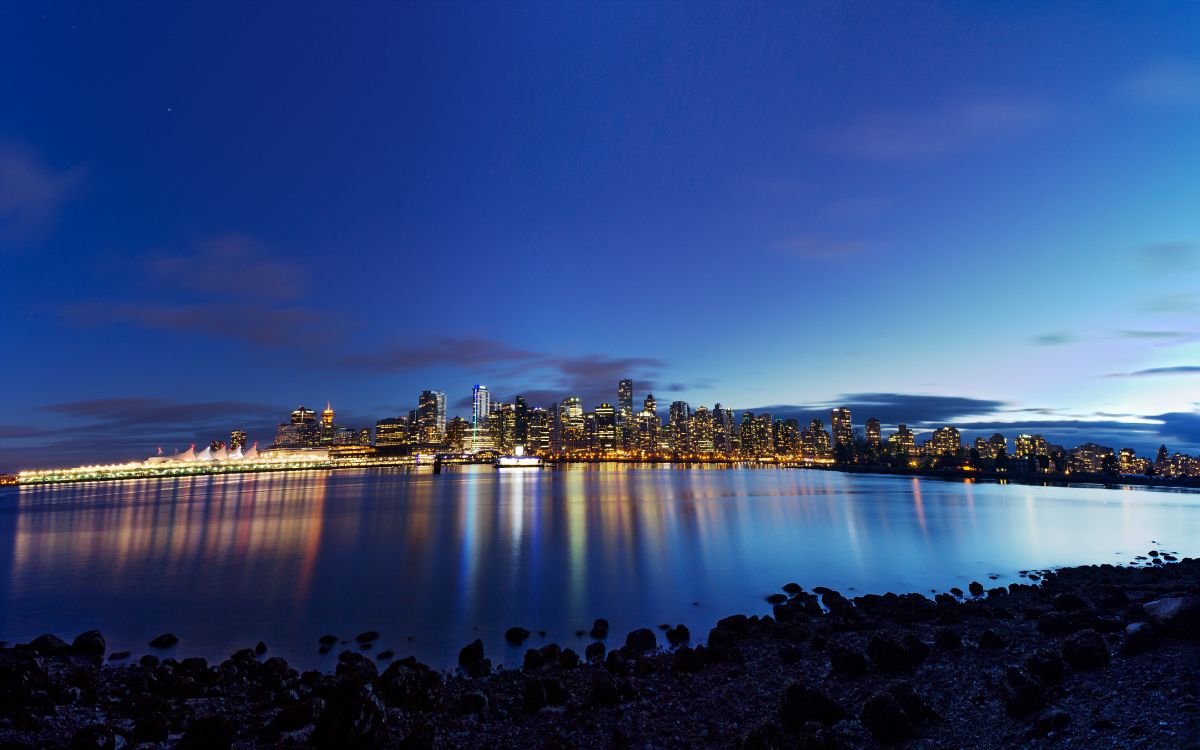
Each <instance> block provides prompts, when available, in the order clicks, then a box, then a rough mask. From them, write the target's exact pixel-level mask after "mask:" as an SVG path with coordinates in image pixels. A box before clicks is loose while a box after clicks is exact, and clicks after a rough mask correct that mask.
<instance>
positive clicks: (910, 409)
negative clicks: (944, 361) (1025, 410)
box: [749, 392, 1007, 426]
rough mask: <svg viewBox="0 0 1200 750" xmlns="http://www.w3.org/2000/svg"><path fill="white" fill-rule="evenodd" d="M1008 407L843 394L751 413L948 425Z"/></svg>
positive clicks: (943, 399) (996, 403)
mask: <svg viewBox="0 0 1200 750" xmlns="http://www.w3.org/2000/svg"><path fill="white" fill-rule="evenodd" d="M1005 406H1007V404H1006V402H1004V401H997V400H994V399H981V398H970V397H967V396H932V395H926V394H913V393H886V392H881V393H843V394H842V395H840V396H838V397H837V398H834V399H830V400H829V401H823V402H817V403H808V404H772V405H768V406H760V407H756V408H753V409H750V410H749V411H756V412H758V411H767V412H771V414H772V415H773V416H775V417H776V418H792V417H794V418H796V419H799V420H801V421H802V422H805V421H807V420H809V419H813V418H820V419H822V420H824V421H825V422H826V423H828V421H829V410H830V409H832V408H836V407H847V408H849V409H850V411H851V413H852V414H853V415H854V418H855V420H856V421H857V422H860V423H861V422H864V421H866V419H867V418H869V417H875V418H876V419H878V420H879V421H880V422H882V423H884V424H887V425H896V424H901V423H904V424H908V425H910V426H913V425H923V424H945V423H949V422H952V421H954V420H956V419H962V418H966V417H979V416H985V415H990V414H994V413H997V412H998V411H999V410H1001V409H1003V408H1004V407H1005Z"/></svg>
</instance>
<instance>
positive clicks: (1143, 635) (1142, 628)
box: [1121, 622, 1158, 655]
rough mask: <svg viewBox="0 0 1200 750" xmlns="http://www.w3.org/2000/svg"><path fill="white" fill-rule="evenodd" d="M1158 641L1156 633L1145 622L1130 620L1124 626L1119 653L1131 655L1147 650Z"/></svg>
mask: <svg viewBox="0 0 1200 750" xmlns="http://www.w3.org/2000/svg"><path fill="white" fill-rule="evenodd" d="M1157 643H1158V634H1157V633H1155V632H1154V628H1153V627H1152V626H1151V625H1150V624H1149V623H1145V622H1131V623H1129V624H1128V625H1126V626H1125V632H1124V634H1123V637H1122V640H1121V653H1122V654H1127V655H1132V654H1140V653H1142V652H1144V651H1149V650H1150V649H1152V648H1154V646H1155V645H1157Z"/></svg>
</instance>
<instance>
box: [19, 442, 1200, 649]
mask: <svg viewBox="0 0 1200 750" xmlns="http://www.w3.org/2000/svg"><path fill="white" fill-rule="evenodd" d="M1152 547H1163V548H1166V549H1172V550H1177V551H1179V552H1180V553H1182V554H1184V555H1191V556H1197V555H1200V495H1198V494H1195V493H1192V494H1188V493H1178V492H1166V491H1155V490H1148V489H1133V488H1130V489H1102V488H1076V487H1032V486H1024V485H997V484H968V483H962V482H948V481H939V480H929V479H913V478H906V477H887V476H864V475H846V474H840V473H835V472H826V471H802V470H789V469H755V468H733V469H679V468H665V467H644V468H643V467H626V466H587V467H576V468H568V469H562V470H549V469H548V470H544V471H541V472H538V471H532V472H531V471H522V470H516V471H512V472H497V471H496V470H494V469H491V468H489V467H464V468H462V469H455V470H451V471H449V472H448V473H444V474H441V475H436V476H435V475H433V474H428V473H419V474H418V473H407V472H405V471H402V470H395V471H364V472H348V471H343V472H333V473H329V472H298V473H278V474H259V475H242V476H224V477H199V478H187V479H170V480H143V481H133V482H124V483H95V484H79V485H61V486H58V487H42V488H21V489H15V488H12V489H7V488H6V489H5V490H4V491H3V492H2V493H0V639H4V640H8V641H24V640H28V639H31V638H33V637H35V636H37V635H39V634H41V633H44V632H47V631H49V632H56V633H58V634H59V635H61V636H63V637H64V638H67V640H70V638H71V637H72V636H74V634H76V633H78V632H80V631H82V630H86V629H89V628H100V629H101V630H103V631H104V633H105V635H106V636H107V638H108V643H109V648H110V650H131V651H133V652H134V654H135V655H137V654H139V653H144V652H146V651H148V649H147V648H146V645H145V644H146V643H147V642H148V641H149V640H150V639H151V638H153V637H154V636H155V635H158V634H159V633H162V632H164V631H173V632H175V633H177V634H178V635H179V637H180V638H181V643H180V645H179V646H178V647H176V649H175V651H176V652H178V654H180V655H201V656H207V657H209V658H221V657H224V656H225V655H228V654H229V653H231V652H232V651H233V650H234V649H235V648H239V647H243V646H252V645H253V644H254V643H256V642H257V641H258V640H260V639H261V640H264V641H266V642H267V643H268V644H269V645H270V647H271V653H272V654H278V655H282V656H284V657H285V658H287V659H288V660H289V661H291V662H293V663H294V664H295V665H296V666H299V667H313V666H324V667H331V666H332V665H333V663H334V659H335V655H336V653H337V650H336V649H335V651H334V653H333V654H330V655H329V656H326V657H321V656H318V654H317V638H318V637H319V636H320V635H322V634H323V633H335V634H338V635H340V636H342V637H345V638H352V637H353V636H354V635H355V634H356V633H359V632H361V631H364V630H378V631H380V632H381V633H383V638H382V639H381V640H380V641H379V642H378V643H377V644H376V646H375V650H376V651H379V650H382V649H387V648H391V649H394V650H395V651H396V652H397V654H398V655H401V656H403V655H407V654H410V653H411V654H415V655H416V656H417V657H418V658H420V659H421V660H423V661H426V662H428V663H430V664H432V665H435V666H439V667H447V666H450V665H452V664H453V661H454V659H455V656H456V654H457V652H458V649H459V648H460V647H461V646H462V645H464V644H465V643H467V642H469V641H471V640H472V639H474V638H476V637H481V638H483V640H484V643H485V645H486V647H487V651H488V654H489V655H490V656H491V657H492V658H493V660H498V661H504V662H506V663H509V664H511V663H513V662H514V661H517V660H519V655H518V650H517V649H514V648H511V647H508V646H507V645H506V644H505V643H504V639H503V633H504V630H505V629H506V628H508V627H509V626H511V625H523V626H525V627H527V628H529V629H530V630H533V631H539V630H545V631H546V637H545V638H540V637H538V636H536V635H535V636H534V637H533V638H532V639H531V641H530V643H529V644H527V645H538V644H540V643H543V642H546V641H549V640H554V641H557V642H559V643H561V644H563V645H570V646H574V647H575V648H576V649H577V650H580V651H582V648H583V646H584V645H586V643H587V639H586V638H581V637H578V636H577V635H576V631H578V630H581V629H587V628H588V627H589V626H590V623H591V622H592V620H593V619H595V618H596V617H605V618H607V619H608V620H609V621H610V622H611V623H612V632H613V636H612V640H614V641H615V640H617V638H618V636H619V638H620V640H621V642H623V639H624V634H625V633H626V632H628V631H629V630H631V629H633V628H635V627H643V626H649V627H655V626H657V625H658V624H660V623H668V622H669V623H677V622H683V623H685V624H687V625H688V626H689V627H690V628H691V629H692V632H693V633H694V634H698V635H700V636H702V635H703V634H704V633H707V632H708V628H709V627H711V626H712V624H713V622H714V621H715V620H716V619H717V618H719V617H722V616H724V615H727V614H731V613H734V612H745V613H748V614H749V613H767V612H769V607H768V605H767V604H766V603H765V602H764V601H763V597H764V596H766V595H767V594H769V593H772V592H774V591H777V590H778V589H779V587H780V586H781V585H783V584H784V583H786V582H788V581H796V582H798V583H800V584H801V585H802V586H804V587H806V588H811V587H813V586H817V585H826V586H830V587H832V588H837V589H840V590H841V591H843V592H844V593H847V594H853V593H864V592H884V591H897V592H902V591H925V592H928V591H930V589H936V590H938V591H945V590H946V589H948V588H949V587H951V586H960V587H962V588H966V583H967V582H969V581H971V580H975V579H978V580H981V581H983V582H984V583H985V584H989V585H995V584H991V582H990V581H989V580H988V579H987V578H986V576H987V575H988V574H995V575H998V576H999V580H998V583H1001V584H1002V583H1007V582H1011V581H1014V580H1019V579H1018V578H1017V571H1018V570H1021V569H1032V568H1042V567H1050V566H1057V565H1068V564H1078V563H1096V562H1127V561H1129V560H1131V559H1132V557H1133V556H1134V555H1137V554H1144V553H1145V552H1146V551H1147V550H1149V549H1151V548H1152Z"/></svg>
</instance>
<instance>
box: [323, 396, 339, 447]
mask: <svg viewBox="0 0 1200 750" xmlns="http://www.w3.org/2000/svg"><path fill="white" fill-rule="evenodd" d="M333 416H334V415H333V404H332V403H331V402H329V401H326V402H325V410H324V411H322V412H321V444H322V445H333V437H334V432H335V430H336V427H335V426H334V424H333Z"/></svg>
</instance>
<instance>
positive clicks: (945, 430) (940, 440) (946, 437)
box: [929, 426, 962, 456]
mask: <svg viewBox="0 0 1200 750" xmlns="http://www.w3.org/2000/svg"><path fill="white" fill-rule="evenodd" d="M960 448H962V436H961V435H959V434H958V430H957V429H955V428H954V427H949V426H947V427H939V428H937V429H936V430H934V431H933V437H931V438H930V439H929V449H930V451H931V452H932V453H933V455H935V456H947V455H949V456H957V455H958V451H959V449H960Z"/></svg>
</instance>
